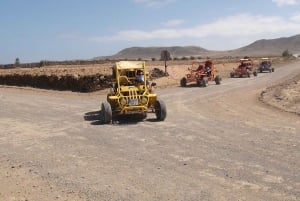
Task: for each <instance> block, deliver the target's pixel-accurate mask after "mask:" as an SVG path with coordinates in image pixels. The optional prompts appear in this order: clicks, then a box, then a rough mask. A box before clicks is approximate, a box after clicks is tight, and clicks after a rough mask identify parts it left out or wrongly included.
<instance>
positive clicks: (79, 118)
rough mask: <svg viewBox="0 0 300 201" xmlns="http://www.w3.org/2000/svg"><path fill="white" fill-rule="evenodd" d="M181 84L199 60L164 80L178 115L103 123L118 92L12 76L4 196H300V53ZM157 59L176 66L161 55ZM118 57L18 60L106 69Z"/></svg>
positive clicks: (4, 123)
mask: <svg viewBox="0 0 300 201" xmlns="http://www.w3.org/2000/svg"><path fill="white" fill-rule="evenodd" d="M216 65H217V68H218V69H219V72H220V74H221V76H222V77H223V80H222V83H221V85H215V84H214V83H210V84H209V86H208V87H206V88H200V87H194V86H191V87H186V88H182V87H179V80H180V78H181V77H182V76H183V75H184V74H185V72H186V70H187V67H188V64H187V62H186V61H183V62H182V63H178V62H177V63H172V62H169V64H168V73H169V76H168V77H162V78H158V79H156V80H154V81H155V82H156V83H157V88H156V89H155V91H156V93H157V94H158V96H159V97H160V98H161V99H163V100H164V101H165V103H166V105H167V113H168V114H167V118H166V120H165V121H163V122H157V121H155V120H154V118H155V115H154V114H149V115H148V117H147V119H145V120H142V121H141V120H137V119H134V118H133V119H121V120H120V121H118V122H115V123H114V124H109V125H103V124H102V123H101V119H100V117H99V112H100V111H99V108H100V104H101V102H102V101H104V100H105V98H106V93H107V92H108V89H107V90H100V91H97V92H93V93H77V92H69V91H54V90H44V89H34V88H30V87H14V86H4V85H0V130H1V132H0V144H1V146H0V153H1V155H0V181H1V182H0V201H25V200H27V201H39V200H43V201H52V200H61V201H63V200H70V201H73V200H76V201H77V200H78V201H88V200H149V201H150V200H151V201H152V200H183V201H193V200H195V201H196V200H197V201H198V200H204V201H214V200H216V201H223V200H224V201H227V200H239V201H253V200H263V201H269V200H275V201H282V200H285V201H297V200H300V190H299V189H300V175H299V167H300V119H299V114H300V109H299V108H300V95H299V94H300V84H299V83H300V77H299V75H300V68H299V66H300V61H292V62H288V63H286V62H283V61H282V62H281V61H277V62H274V67H275V72H273V73H261V74H258V76H257V77H250V78H235V79H230V78H228V75H229V72H230V70H231V69H232V68H233V67H235V66H236V65H237V62H236V61H230V62H226V63H225V62H224V63H223V62H221V61H217V62H216ZM148 66H149V69H150V70H151V69H153V68H160V69H162V70H163V69H164V66H163V64H162V63H161V62H159V61H156V62H152V63H151V62H149V63H148ZM110 67H111V64H107V65H106V66H102V67H101V66H89V67H82V68H81V67H80V68H78V67H75V66H69V67H61V66H54V67H49V68H37V69H17V70H16V69H10V70H2V71H0V72H1V73H2V74H5V73H31V74H32V73H42V74H49V75H51V74H53V73H56V74H57V73H58V72H60V73H62V74H77V75H79V76H80V75H81V74H80V73H82V74H89V73H91V74H94V73H98V72H104V73H107V74H109V73H110V72H111V69H110Z"/></svg>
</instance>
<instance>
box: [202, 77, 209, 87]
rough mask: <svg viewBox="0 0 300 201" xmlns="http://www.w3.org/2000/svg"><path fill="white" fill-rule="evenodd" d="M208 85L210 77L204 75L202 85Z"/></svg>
mask: <svg viewBox="0 0 300 201" xmlns="http://www.w3.org/2000/svg"><path fill="white" fill-rule="evenodd" d="M207 85H208V79H207V78H206V77H204V78H203V79H202V80H201V86H202V87H207Z"/></svg>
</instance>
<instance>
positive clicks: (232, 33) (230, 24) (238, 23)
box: [92, 14, 300, 42]
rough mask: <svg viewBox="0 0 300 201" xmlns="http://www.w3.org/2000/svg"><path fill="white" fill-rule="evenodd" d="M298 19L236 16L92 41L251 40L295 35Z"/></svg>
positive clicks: (139, 31) (124, 32)
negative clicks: (215, 38) (180, 27)
mask: <svg viewBox="0 0 300 201" xmlns="http://www.w3.org/2000/svg"><path fill="white" fill-rule="evenodd" d="M298 20H299V16H298V15H295V16H293V17H291V18H290V19H288V18H283V17H281V16H262V15H250V14H238V15H233V16H228V17H223V18H221V19H218V20H216V21H213V22H211V23H208V24H202V25H198V26H194V27H190V28H184V29H179V28H178V29H176V28H166V29H157V30H152V31H144V30H124V31H120V32H119V33H117V35H114V36H100V37H94V38H92V40H93V41H98V42H105V41H147V40H154V39H155V40H159V39H164V40H166V39H170V40H172V39H178V40H180V39H187V38H190V39H195V38H205V37H230V38H234V37H249V36H251V37H253V36H269V35H292V34H299V30H300V23H299V21H298Z"/></svg>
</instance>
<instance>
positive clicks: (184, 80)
mask: <svg viewBox="0 0 300 201" xmlns="http://www.w3.org/2000/svg"><path fill="white" fill-rule="evenodd" d="M186 82H187V81H186V78H185V77H183V78H182V79H181V80H180V86H182V87H186Z"/></svg>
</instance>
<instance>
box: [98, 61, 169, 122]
mask: <svg viewBox="0 0 300 201" xmlns="http://www.w3.org/2000/svg"><path fill="white" fill-rule="evenodd" d="M112 73H113V84H112V88H111V90H110V93H109V94H108V95H107V100H106V101H104V102H103V103H102V104H101V118H102V121H103V123H106V124H107V123H110V122H111V121H112V119H113V117H114V116H115V115H126V114H142V115H143V117H146V116H147V113H149V112H155V115H156V119H157V120H158V121H164V120H165V118H166V115H167V111H166V105H165V103H164V102H163V101H162V100H160V99H158V97H157V94H155V93H153V90H152V87H153V86H154V85H155V84H154V83H152V84H151V83H150V80H149V74H148V72H147V71H146V65H145V61H119V62H116V64H115V65H114V66H113V68H112Z"/></svg>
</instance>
